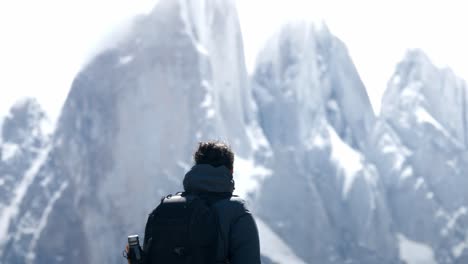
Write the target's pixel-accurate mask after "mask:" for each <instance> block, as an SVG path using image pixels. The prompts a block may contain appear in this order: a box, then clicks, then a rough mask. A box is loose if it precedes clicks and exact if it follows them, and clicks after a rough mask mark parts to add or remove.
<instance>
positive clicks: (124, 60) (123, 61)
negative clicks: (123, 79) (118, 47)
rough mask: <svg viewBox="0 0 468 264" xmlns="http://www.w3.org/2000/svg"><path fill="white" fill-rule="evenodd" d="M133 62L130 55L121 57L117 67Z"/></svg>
mask: <svg viewBox="0 0 468 264" xmlns="http://www.w3.org/2000/svg"><path fill="white" fill-rule="evenodd" d="M132 60H133V56H132V55H127V56H122V57H120V58H119V65H125V64H128V63H130V62H131V61H132Z"/></svg>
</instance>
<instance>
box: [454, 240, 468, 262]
mask: <svg viewBox="0 0 468 264" xmlns="http://www.w3.org/2000/svg"><path fill="white" fill-rule="evenodd" d="M465 249H468V240H466V241H463V242H460V243H458V244H457V245H455V246H453V247H452V254H453V255H454V256H455V257H456V258H458V257H460V256H461V255H462V254H463V251H465Z"/></svg>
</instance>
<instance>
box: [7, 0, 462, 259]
mask: <svg viewBox="0 0 468 264" xmlns="http://www.w3.org/2000/svg"><path fill="white" fill-rule="evenodd" d="M243 56H244V54H243V47H242V37H241V33H240V28H239V23H238V18H237V14H236V9H235V3H234V1H233V0H232V1H231V0H228V1H226V0H200V1H188V0H160V1H159V3H158V4H157V6H156V7H155V8H154V10H153V11H152V12H151V13H150V14H148V15H147V16H143V17H139V18H137V19H136V20H135V23H134V26H133V29H132V30H131V31H130V33H129V35H128V36H127V38H126V39H124V40H123V41H122V42H120V43H118V44H117V45H115V48H113V49H110V50H106V51H104V52H102V53H101V54H100V55H98V56H97V57H96V58H95V59H94V60H93V61H91V62H90V63H89V65H87V66H86V67H85V68H84V69H83V70H82V71H81V72H80V73H79V74H78V76H77V77H76V78H75V80H74V82H73V85H72V88H71V90H70V93H69V95H68V98H67V100H66V103H65V105H64V108H63V110H62V114H61V117H60V120H59V122H58V125H57V127H56V130H55V132H54V134H53V135H52V136H50V135H49V134H47V133H46V132H45V130H44V128H43V127H44V126H43V123H44V120H46V117H45V115H44V113H43V112H42V111H41V110H40V107H39V106H38V105H37V103H36V102H34V101H33V100H25V101H23V102H20V103H18V104H17V105H15V106H14V107H13V108H12V110H11V114H10V116H9V117H7V118H6V119H5V121H4V122H3V128H2V138H1V140H0V144H1V145H0V158H1V161H0V190H1V192H0V264H1V263H9V264H10V263H13V264H16V263H38V264H40V263H71V264H74V263H77V264H78V263H118V262H119V261H124V260H122V259H121V250H122V249H123V246H124V244H125V242H126V236H127V235H129V234H132V233H138V234H143V228H144V224H145V221H146V216H147V214H148V213H149V212H150V211H151V209H152V208H154V207H155V206H156V205H157V204H158V202H159V198H160V197H161V196H163V195H166V194H168V193H174V192H176V191H180V190H182V184H181V180H182V177H183V175H184V173H185V172H186V171H187V170H188V169H189V168H190V167H191V165H192V161H191V154H192V152H193V150H194V148H195V146H196V143H197V142H198V141H199V140H206V139H213V138H214V139H222V140H227V141H228V142H230V143H231V145H232V147H233V149H234V150H235V152H236V160H235V164H234V167H235V180H236V191H235V192H237V194H240V195H242V196H243V197H245V198H247V200H248V202H249V203H250V207H251V208H252V209H253V211H254V213H255V215H256V217H257V223H258V228H259V230H260V235H261V249H262V262H263V263H315V262H317V263H325V264H326V263H364V264H366V263H405V262H406V263H409V264H412V263H465V262H467V261H468V260H467V259H468V236H467V235H468V234H467V231H466V230H468V228H467V225H468V216H467V213H468V212H467V207H468V204H467V202H468V200H467V198H468V197H467V196H468V194H467V193H466V191H465V189H466V187H468V182H467V181H468V178H467V177H466V175H467V169H468V155H467V151H466V149H467V136H468V132H467V129H466V124H467V121H468V120H467V117H466V111H467V110H466V99H467V98H466V96H467V95H466V89H467V88H466V85H465V83H464V82H463V81H461V80H460V79H458V78H457V77H455V75H454V74H453V73H451V72H450V71H449V70H440V69H437V68H436V67H434V66H433V65H432V64H431V63H430V61H429V60H428V59H427V57H426V56H425V55H424V54H423V53H422V52H420V51H411V52H409V53H408V55H407V56H406V58H405V59H404V60H403V61H402V62H401V63H400V64H399V65H398V67H397V69H396V72H395V75H394V77H392V79H391V80H390V82H389V86H388V89H387V92H386V93H385V96H384V98H383V104H382V111H381V113H382V114H381V116H380V117H376V116H375V115H374V113H373V111H372V108H371V105H370V102H369V98H368V96H367V93H366V90H365V87H364V85H363V84H362V82H361V80H360V77H359V75H358V73H357V71H356V69H355V67H354V65H353V63H352V61H351V58H350V57H349V55H348V52H347V50H346V47H345V45H344V44H343V43H342V42H341V41H340V40H339V39H337V38H336V37H334V36H333V35H332V34H331V33H330V32H329V31H328V29H327V28H326V27H325V26H314V25H312V24H310V23H305V22H304V23H302V22H297V23H291V24H289V25H286V26H285V27H284V28H283V29H282V30H281V31H279V33H278V34H277V35H275V36H273V37H272V38H271V39H270V41H269V42H268V44H267V45H266V47H265V48H264V49H263V50H262V51H261V52H260V54H259V56H258V60H257V65H256V68H255V71H254V73H253V75H252V76H251V78H249V77H248V76H247V73H246V69H245V65H244V57H243Z"/></svg>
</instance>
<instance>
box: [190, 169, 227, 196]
mask: <svg viewBox="0 0 468 264" xmlns="http://www.w3.org/2000/svg"><path fill="white" fill-rule="evenodd" d="M183 184H184V190H185V191H186V192H215V193H226V192H230V193H232V192H233V191H234V180H233V177H232V173H231V171H230V170H229V169H228V168H227V167H225V166H219V167H213V166H211V165H208V164H199V165H195V166H193V167H192V169H190V171H189V172H187V173H186V174H185V178H184V182H183Z"/></svg>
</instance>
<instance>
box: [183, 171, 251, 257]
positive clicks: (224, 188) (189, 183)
mask: <svg viewBox="0 0 468 264" xmlns="http://www.w3.org/2000/svg"><path fill="white" fill-rule="evenodd" d="M183 183H184V190H185V192H187V193H196V194H198V195H199V196H201V197H202V198H204V199H206V200H213V201H216V202H215V203H214V205H213V208H214V209H215V210H216V212H217V213H218V217H219V225H220V231H221V232H220V238H219V240H218V241H220V242H221V243H219V244H218V252H217V261H218V262H219V263H225V260H226V259H228V260H229V263H230V264H260V242H259V237H258V231H257V226H256V224H255V220H254V218H253V217H252V215H251V213H250V212H249V210H248V209H247V208H246V206H245V202H244V201H243V200H242V199H240V198H239V197H236V196H232V192H233V190H234V181H233V178H232V173H231V172H230V170H229V169H228V168H226V167H224V166H220V167H213V166H211V165H205V164H201V165H195V166H193V167H192V169H191V170H190V171H189V172H187V174H186V175H185V178H184V182H183Z"/></svg>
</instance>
